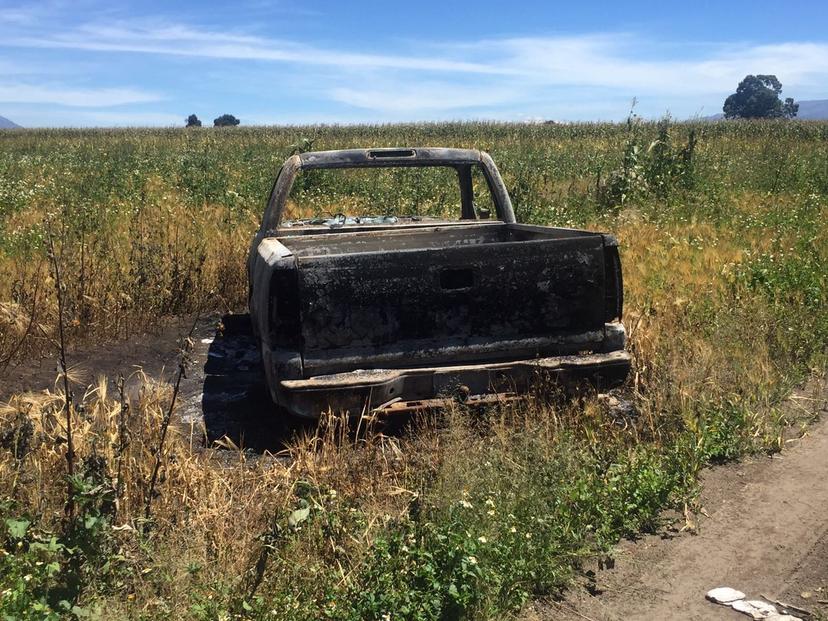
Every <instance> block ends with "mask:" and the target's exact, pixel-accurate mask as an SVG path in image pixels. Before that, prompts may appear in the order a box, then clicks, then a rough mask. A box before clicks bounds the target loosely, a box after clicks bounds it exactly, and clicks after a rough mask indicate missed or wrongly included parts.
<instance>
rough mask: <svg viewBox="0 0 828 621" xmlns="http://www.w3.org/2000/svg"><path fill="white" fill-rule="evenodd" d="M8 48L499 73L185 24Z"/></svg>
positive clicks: (92, 30)
mask: <svg viewBox="0 0 828 621" xmlns="http://www.w3.org/2000/svg"><path fill="white" fill-rule="evenodd" d="M6 45H11V46H18V47H35V48H38V47H39V48H63V49H73V50H86V51H97V52H131V53H145V54H162V55H164V54H166V55H175V56H194V57H201V58H218V59H229V60H264V61H274V62H291V63H300V64H307V65H323V66H328V67H347V68H387V69H408V70H419V71H444V72H462V73H497V72H499V71H500V70H499V69H497V68H496V67H492V66H488V65H485V64H479V63H474V62H466V61H463V60H456V59H450V58H434V57H418V56H403V55H386V54H365V53H359V52H349V51H347V50H339V49H324V48H318V47H313V46H308V45H304V44H300V43H296V42H292V41H286V40H274V39H266V38H263V37H256V36H251V35H244V34H234V33H225V32H214V31H210V30H201V29H195V28H192V27H189V26H184V25H180V24H162V25H158V24H156V25H151V26H142V27H135V26H128V25H125V24H87V25H84V26H81V27H80V28H78V29H76V30H74V31H72V32H67V33H58V34H54V35H52V36H35V37H32V36H15V37H11V38H9V39H8V40H7V41H6Z"/></svg>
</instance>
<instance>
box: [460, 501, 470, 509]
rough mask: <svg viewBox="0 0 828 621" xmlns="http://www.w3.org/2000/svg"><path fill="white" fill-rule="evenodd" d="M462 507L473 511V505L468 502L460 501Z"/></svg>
mask: <svg viewBox="0 0 828 621" xmlns="http://www.w3.org/2000/svg"><path fill="white" fill-rule="evenodd" d="M460 506H461V507H463V508H464V509H471V507H472V503H470V502H469V501H468V500H461V501H460Z"/></svg>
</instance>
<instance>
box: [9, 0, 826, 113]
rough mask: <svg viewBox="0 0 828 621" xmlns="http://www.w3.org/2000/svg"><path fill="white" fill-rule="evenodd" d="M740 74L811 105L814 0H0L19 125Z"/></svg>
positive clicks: (509, 104) (589, 92)
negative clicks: (770, 79)
mask: <svg viewBox="0 0 828 621" xmlns="http://www.w3.org/2000/svg"><path fill="white" fill-rule="evenodd" d="M748 73H774V74H776V75H777V77H778V78H779V79H780V80H781V82H782V84H783V86H784V93H783V96H792V97H794V98H796V99H821V98H828V2H826V1H825V0H822V1H821V2H818V1H813V2H809V1H806V2H791V1H789V2H787V3H783V2H779V1H778V0H777V1H775V2H763V1H758V0H754V1H752V2H741V1H734V0H730V1H728V2H704V1H699V0H697V1H695V2H682V3H675V4H674V3H670V2H666V1H664V2H645V1H636V0H627V1H626V2H618V1H617V0H616V1H613V2H606V3H588V2H575V3H572V2H570V3H567V4H559V3H555V2H532V1H524V2H511V3H510V2H503V1H502V0H501V1H498V2H494V1H491V2H490V1H488V0H476V1H475V2H451V1H448V0H443V1H436V0H413V1H411V0H409V1H407V2H394V1H391V0H386V1H384V2H381V1H375V0H367V1H362V2H348V1H347V0H340V1H339V2H334V1H322V0H304V1H295V0H294V1H292V2H284V1H279V0H277V1H265V0H239V1H238V2H234V3H226V4H224V3H217V2H210V1H209V0H204V1H202V2H187V1H185V2H176V3H172V2H157V1H148V2H141V3H138V2H136V3H118V2H102V1H99V0H74V1H66V0H50V1H47V2H26V3H21V2H9V1H7V0H0V115H2V116H6V117H8V118H10V119H12V120H13V121H15V122H17V123H19V124H22V125H24V126H28V127H33V126H66V125H70V126H87V125H102V126H109V125H181V124H182V123H183V120H184V118H185V117H186V116H187V115H188V114H190V113H196V114H197V115H198V116H199V117H200V118H201V119H202V121H204V122H205V124H211V122H212V119H213V118H215V117H216V116H219V115H220V114H222V113H231V114H234V115H236V116H237V117H239V118H240V119H241V120H242V122H243V124H245V125H249V124H283V123H290V124H298V123H350V122H396V121H423V120H454V119H502V120H510V121H521V120H535V119H556V120H618V119H621V118H623V117H624V116H625V115H626V113H627V111H628V109H629V103H630V101H631V99H632V98H633V97H636V98H637V99H638V106H637V111H638V113H639V114H641V115H642V116H644V117H658V116H661V115H663V114H665V113H667V112H669V113H670V114H672V115H673V116H674V117H676V118H687V117H692V116H695V115H699V114H700V115H708V114H714V113H717V112H719V111H720V110H721V105H722V102H723V100H724V98H725V97H726V96H727V95H728V94H729V93H731V92H733V90H735V87H736V84H737V83H738V82H739V80H740V79H741V78H743V77H744V76H745V75H746V74H748Z"/></svg>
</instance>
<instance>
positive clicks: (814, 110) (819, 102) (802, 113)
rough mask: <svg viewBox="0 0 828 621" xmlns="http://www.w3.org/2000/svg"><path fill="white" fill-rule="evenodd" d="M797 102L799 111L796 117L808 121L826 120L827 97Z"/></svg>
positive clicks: (827, 118) (827, 114)
mask: <svg viewBox="0 0 828 621" xmlns="http://www.w3.org/2000/svg"><path fill="white" fill-rule="evenodd" d="M797 103H798V104H799V112H798V113H797V115H796V118H798V119H805V120H808V121H824V120H828V99H809V100H806V101H799V102H797Z"/></svg>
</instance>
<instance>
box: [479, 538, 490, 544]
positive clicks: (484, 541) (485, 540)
mask: <svg viewBox="0 0 828 621" xmlns="http://www.w3.org/2000/svg"><path fill="white" fill-rule="evenodd" d="M477 540H478V541H479V542H480V543H486V542H487V541H488V539H486V538H485V537H478V538H477Z"/></svg>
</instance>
